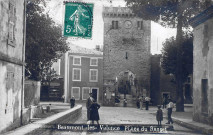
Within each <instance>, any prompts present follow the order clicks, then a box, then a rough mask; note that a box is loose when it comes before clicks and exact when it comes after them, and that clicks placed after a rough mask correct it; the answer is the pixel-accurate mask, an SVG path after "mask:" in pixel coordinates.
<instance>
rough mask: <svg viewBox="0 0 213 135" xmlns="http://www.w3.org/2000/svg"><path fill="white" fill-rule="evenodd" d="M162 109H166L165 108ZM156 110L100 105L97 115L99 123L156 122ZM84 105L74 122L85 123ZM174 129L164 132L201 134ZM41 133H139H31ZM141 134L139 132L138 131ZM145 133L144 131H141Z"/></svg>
mask: <svg viewBox="0 0 213 135" xmlns="http://www.w3.org/2000/svg"><path fill="white" fill-rule="evenodd" d="M163 111H166V110H165V109H164V110H163ZM155 112H156V108H155V107H150V109H149V110H148V111H146V110H139V109H136V108H129V107H126V108H124V107H101V108H100V109H99V115H100V121H99V123H100V124H106V125H107V124H114V125H116V124H117V125H118V124H130V125H131V124H156V123H157V121H156V116H155V115H154V114H155ZM86 119H87V118H86V107H85V105H84V106H83V108H82V116H81V117H80V118H79V119H78V120H77V121H76V122H75V124H86V123H87V121H86ZM166 122H167V119H165V118H164V120H163V122H162V123H163V124H165V123H166ZM58 123H63V124H73V123H72V121H71V120H69V118H67V119H65V120H62V121H58ZM173 126H174V131H166V134H172V135H173V134H177V135H195V134H201V133H197V132H195V131H192V130H190V129H187V128H184V127H181V126H179V125H177V124H173ZM38 133H39V134H41V135H49V134H53V135H68V134H69V135H70V134H72V135H86V134H94V135H98V134H105V135H117V134H122V135H126V134H139V133H131V132H125V131H108V132H86V131H84V132H71V131H63V130H61V131H59V130H51V129H48V128H46V129H40V130H36V131H34V132H33V133H30V134H31V135H33V134H38ZM140 134H141V133H140ZM143 134H146V133H143ZM155 134H156V133H155Z"/></svg>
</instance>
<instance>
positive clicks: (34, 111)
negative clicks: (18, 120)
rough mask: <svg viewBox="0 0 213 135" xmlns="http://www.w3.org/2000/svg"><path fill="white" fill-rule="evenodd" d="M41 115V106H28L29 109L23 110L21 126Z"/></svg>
mask: <svg viewBox="0 0 213 135" xmlns="http://www.w3.org/2000/svg"><path fill="white" fill-rule="evenodd" d="M41 113H42V109H41V106H30V107H29V108H24V109H23V117H22V124H23V125H26V124H28V123H29V122H30V119H31V118H34V117H35V116H36V115H39V114H41Z"/></svg>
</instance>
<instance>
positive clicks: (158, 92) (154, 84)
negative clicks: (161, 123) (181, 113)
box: [150, 55, 176, 105]
mask: <svg viewBox="0 0 213 135" xmlns="http://www.w3.org/2000/svg"><path fill="white" fill-rule="evenodd" d="M160 59H161V55H153V56H152V57H151V79H150V82H151V87H150V97H151V101H152V103H153V105H160V104H162V103H163V94H168V96H169V97H170V98H171V99H172V100H173V101H175V100H176V85H175V83H174V82H172V80H174V76H172V75H166V74H165V73H164V72H163V68H162V67H161V65H160Z"/></svg>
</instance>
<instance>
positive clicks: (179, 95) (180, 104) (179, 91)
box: [176, 2, 184, 112]
mask: <svg viewBox="0 0 213 135" xmlns="http://www.w3.org/2000/svg"><path fill="white" fill-rule="evenodd" d="M181 7H182V2H180V5H179V9H178V11H179V15H178V20H177V21H178V23H177V35H176V42H177V69H176V85H177V87H176V111H177V112H184V98H183V85H182V84H183V80H182V74H183V71H182V69H183V68H182V39H183V31H182V27H183V10H182V9H181Z"/></svg>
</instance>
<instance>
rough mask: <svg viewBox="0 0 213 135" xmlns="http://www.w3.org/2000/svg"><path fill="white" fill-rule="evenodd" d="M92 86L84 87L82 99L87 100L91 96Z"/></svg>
mask: <svg viewBox="0 0 213 135" xmlns="http://www.w3.org/2000/svg"><path fill="white" fill-rule="evenodd" d="M89 92H90V87H83V88H82V100H86V99H87V98H88V97H89Z"/></svg>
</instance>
